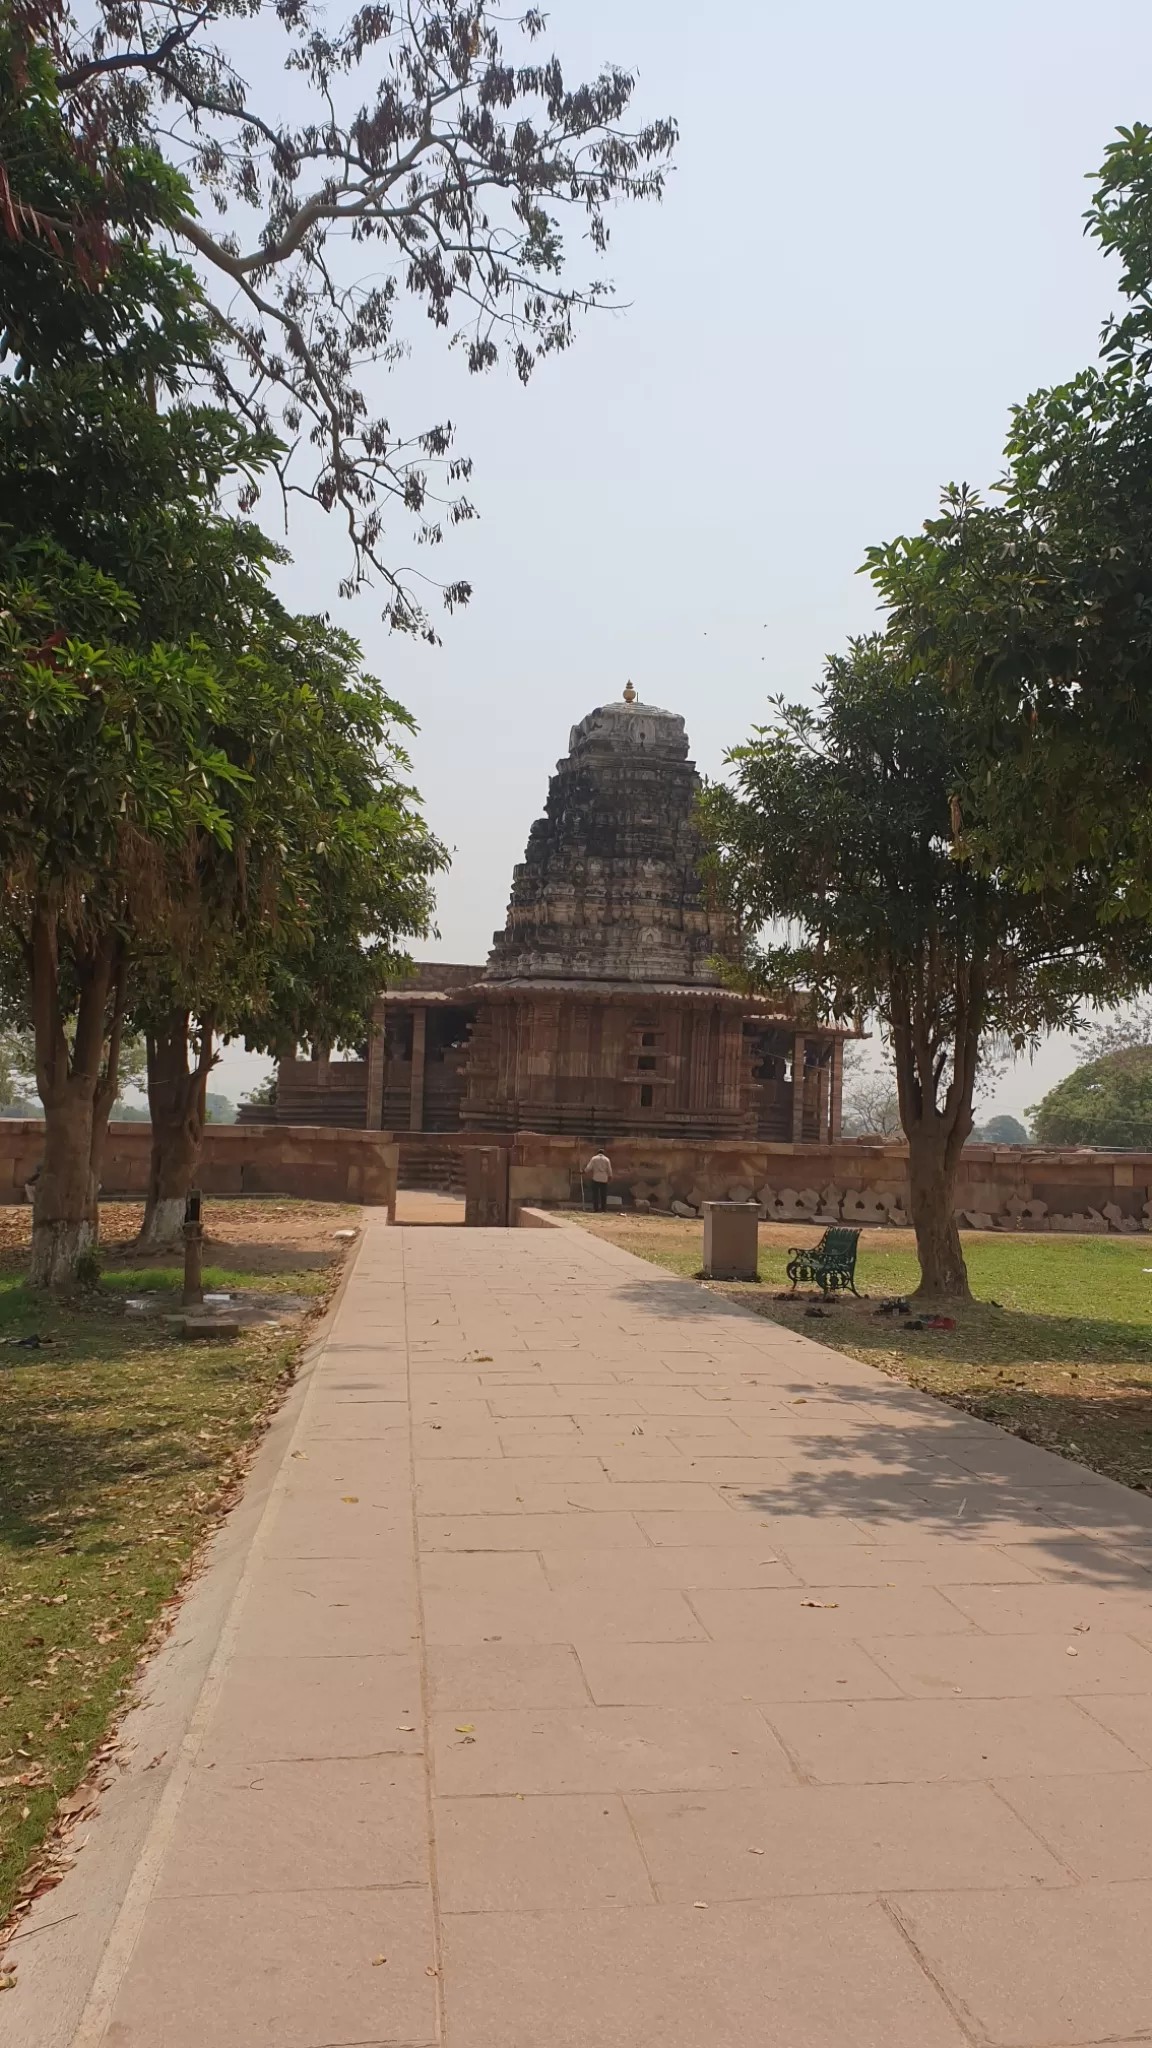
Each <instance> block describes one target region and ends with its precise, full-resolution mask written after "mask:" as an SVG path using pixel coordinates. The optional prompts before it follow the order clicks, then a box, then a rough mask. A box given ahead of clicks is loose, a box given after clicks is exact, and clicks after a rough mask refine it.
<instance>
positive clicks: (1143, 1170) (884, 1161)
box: [509, 1132, 1152, 1234]
mask: <svg viewBox="0 0 1152 2048" xmlns="http://www.w3.org/2000/svg"><path fill="white" fill-rule="evenodd" d="M593 1149H595V1148H594V1147H593V1146H592V1145H591V1144H590V1143H589V1142H588V1140H587V1139H585V1140H584V1141H583V1142H579V1143H573V1142H571V1141H569V1140H566V1139H559V1138H549V1137H538V1136H536V1135H534V1134H532V1133H528V1132H520V1133H519V1134H518V1135H517V1137H516V1138H515V1139H514V1140H513V1141H512V1154H511V1161H510V1172H509V1189H510V1195H511V1199H512V1202H513V1204H516V1203H527V1204H530V1205H533V1206H537V1205H544V1206H548V1205H556V1204H559V1203H564V1202H569V1201H571V1200H573V1199H575V1200H576V1201H579V1199H580V1179H579V1175H580V1168H581V1167H582V1166H583V1165H584V1164H585V1163H586V1161H587V1159H588V1157H589V1155H590V1153H591V1151H592V1150H593ZM608 1149H609V1152H610V1156H611V1159H612V1166H613V1173H614V1181H613V1187H612V1193H613V1195H616V1196H619V1197H620V1198H621V1199H622V1201H623V1203H624V1205H625V1206H626V1207H629V1208H634V1207H637V1206H639V1207H640V1208H641V1210H643V1205H644V1204H645V1203H647V1205H648V1207H649V1208H650V1209H653V1210H670V1211H672V1212H673V1213H675V1214H679V1215H695V1214H697V1213H698V1212H699V1208H700V1204H701V1203H702V1202H704V1201H716V1200H724V1199H728V1200H738V1201H748V1200H753V1199H754V1200H756V1201H757V1202H758V1203H759V1205H760V1213H761V1215H762V1217H764V1218H765V1220H768V1221H779V1222H786V1223H792V1222H811V1223H836V1222H846V1223H858V1224H868V1225H875V1224H883V1223H892V1224H906V1223H907V1221H908V1200H909V1193H908V1154H907V1149H906V1147H905V1146H903V1145H869V1144H865V1143H861V1142H859V1141H856V1142H853V1141H851V1140H845V1141H842V1142H841V1143H838V1144H835V1145H804V1146H792V1145H750V1144H745V1143H741V1142H736V1141H733V1142H722V1143H716V1144H692V1143H683V1144H680V1143H677V1142H675V1141H661V1140H646V1139H642V1138H630V1139H619V1140H614V1141H613V1143H612V1145H611V1146H610V1147H609V1148H608ZM957 1214H958V1217H959V1219H960V1221H961V1222H962V1223H963V1224H965V1225H966V1226H967V1227H969V1228H971V1229H984V1230H989V1229H993V1228H1001V1229H1022V1230H1075V1231H1090V1232H1107V1231H1109V1230H1114V1231H1116V1232H1118V1233H1123V1234H1129V1233H1133V1232H1137V1231H1140V1230H1146V1229H1150V1228H1152V1153H1146V1152H1089V1151H1058V1150H1043V1149H1041V1148H1039V1147H1031V1146H1028V1147H1025V1146H1020V1147H1016V1146H998V1145H969V1146H968V1147H966V1149H965V1153H964V1159H963V1163H962V1165H961V1170H960V1181H959V1186H958V1201H957Z"/></svg>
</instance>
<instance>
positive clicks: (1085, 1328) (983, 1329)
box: [574, 1216, 1152, 1491]
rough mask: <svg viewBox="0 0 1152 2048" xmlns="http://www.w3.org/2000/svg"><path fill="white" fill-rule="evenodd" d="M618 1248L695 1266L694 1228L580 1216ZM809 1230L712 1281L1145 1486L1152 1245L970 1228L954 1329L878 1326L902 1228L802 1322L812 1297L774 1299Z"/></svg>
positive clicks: (902, 1245) (905, 1286) (672, 1264)
mask: <svg viewBox="0 0 1152 2048" xmlns="http://www.w3.org/2000/svg"><path fill="white" fill-rule="evenodd" d="M574 1220H575V1221H577V1222H580V1223H582V1224H583V1225H584V1226H585V1228H589V1229H594V1230H595V1231H596V1233H597V1234H598V1235H600V1236H604V1237H607V1238H609V1239H610V1240H611V1241H612V1242H613V1243H614V1244H619V1245H620V1246H621V1247H622V1248H623V1249H624V1250H626V1251H631V1252H635V1253H636V1254H637V1255H638V1256H639V1257H641V1258H646V1259H651V1260H653V1261H654V1262H655V1263H656V1264H657V1265H660V1266H664V1267H666V1268H667V1270H668V1271H669V1272H672V1273H679V1274H682V1275H683V1276H684V1277H685V1278H686V1279H688V1278H692V1277H694V1276H695V1275H696V1274H697V1273H698V1272H699V1269H700V1262H701V1257H702V1251H703V1231H702V1226H701V1225H700V1224H699V1223H694V1222H689V1221H681V1220H680V1219H678V1218H677V1219H671V1218H664V1217H655V1216H641V1217H632V1216H610V1217H605V1218H596V1219H595V1220H594V1219H592V1218H591V1217H587V1216H577V1217H576V1218H575V1219H574ZM817 1235H818V1232H816V1231H815V1230H813V1229H811V1228H807V1229H806V1228H805V1227H804V1226H803V1225H791V1226H786V1227H785V1226H780V1225H775V1224H769V1225H763V1226H762V1227H761V1231H760V1275H761V1278H760V1283H759V1284H758V1285H753V1284H751V1283H749V1284H747V1285H742V1284H735V1283H710V1284H714V1285H716V1287H717V1291H719V1292H721V1293H723V1294H725V1295H728V1296H730V1297H731V1298H732V1299H733V1300H737V1301H740V1302H742V1303H743V1304H744V1305H745V1306H746V1307H748V1308H751V1309H753V1310H754V1311H755V1312H756V1314H758V1315H764V1316H768V1317H770V1318H772V1319H773V1320H775V1321H778V1322H782V1323H786V1324H788V1325H789V1327H791V1328H793V1329H797V1330H800V1331H802V1332H803V1333H804V1334H805V1335H806V1336H809V1337H815V1338H818V1339H819V1341H820V1342H821V1343H822V1344H831V1345H833V1346H835V1347H836V1348H837V1349H839V1350H841V1351H846V1352H849V1353H850V1354H851V1355H852V1356H853V1357H854V1358H860V1359H863V1360H864V1361H865V1362H866V1363H867V1364H869V1365H875V1366H878V1367H879V1368H880V1369H881V1370H882V1371H884V1372H887V1373H890V1374H891V1375H892V1376H893V1377H895V1378H897V1379H901V1380H906V1381H907V1382H908V1383H909V1384H910V1385H912V1386H917V1387H921V1388H923V1389H925V1390H926V1391H927V1392H929V1393H933V1394H939V1395H941V1396H942V1397H943V1398H944V1399H946V1400H950V1401H953V1402H955V1403H956V1404H957V1405H958V1406H962V1407H964V1408H967V1409H969V1410H971V1411H972V1413H974V1414H977V1415H981V1416H983V1417H984V1418H985V1419H986V1420H988V1421H990V1422H996V1423H999V1424H1000V1425H1001V1426H1002V1427H1003V1428H1005V1429H1009V1430H1012V1431H1013V1432H1014V1433H1015V1434H1016V1435H1018V1436H1023V1437H1027V1438H1028V1439H1029V1441H1031V1442H1033V1443H1039V1444H1044V1445H1045V1446H1046V1447H1047V1448H1049V1449H1051V1450H1055V1451H1059V1452H1061V1453H1062V1454H1063V1455H1064V1456H1066V1457H1070V1458H1076V1459H1078V1460H1079V1461H1080V1462H1081V1463H1083V1464H1086V1465H1090V1466H1092V1467H1093V1469H1094V1470H1096V1471H1099V1472H1104V1473H1107V1474H1108V1475H1109V1476H1110V1477H1111V1478H1114V1479H1120V1480H1122V1481H1123V1482H1124V1483H1125V1484H1126V1485H1128V1486H1135V1487H1139V1488H1141V1489H1143V1490H1145V1491H1152V1272H1147V1273H1146V1272H1145V1271H1144V1270H1143V1269H1144V1267H1146V1266H1149V1267H1152V1237H1074V1236H1071V1235H1069V1236H1065V1235H1064V1234H1063V1233H1061V1234H1059V1235H1055V1234H1053V1235H1046V1236H1039V1235H1037V1236H1026V1235H1023V1234H1021V1235H1015V1234H1014V1235H1012V1236H1007V1235H1005V1236H1000V1235H998V1234H993V1233H991V1232H965V1233H964V1237H963V1245H964V1256H965V1259H966V1261H967V1265H968V1273H969V1279H970V1282H971V1286H972V1291H973V1294H974V1295H975V1297H976V1299H975V1300H974V1301H973V1302H972V1303H971V1304H970V1305H969V1306H966V1307H964V1308H962V1309H960V1310H959V1311H958V1312H957V1318H956V1320H957V1327H956V1329H955V1331H950V1332H941V1333H932V1332H928V1331H921V1332H917V1331H912V1330H905V1329H903V1328H902V1326H901V1322H900V1320H898V1319H897V1320H895V1321H889V1320H887V1319H879V1318H877V1317H876V1316H875V1315H874V1313H873V1311H874V1309H875V1306H876V1304H877V1302H878V1301H880V1300H882V1299H883V1298H884V1297H885V1296H893V1295H898V1294H907V1293H910V1292H911V1290H912V1289H913V1288H914V1287H915V1286H916V1283H917V1280H918V1277H919V1267H918V1266H917V1263H916V1254H915V1250H914V1247H913V1240H912V1235H911V1232H910V1231H891V1232H888V1231H877V1230H871V1231H867V1232H866V1233H865V1234H864V1236H863V1238H862V1239H861V1248H860V1255H859V1258H858V1261H857V1267H856V1284H857V1287H858V1288H859V1289H860V1290H861V1292H862V1293H865V1294H867V1295H868V1296H869V1297H870V1298H869V1300H868V1301H866V1302H863V1303H859V1304H858V1303H854V1302H852V1301H851V1300H848V1301H845V1302H844V1303H842V1304H837V1305H836V1306H835V1307H833V1308H832V1309H831V1310H830V1313H829V1315H828V1317H827V1318H826V1319H821V1320H819V1321H814V1320H809V1319H808V1318H807V1316H806V1315H805V1310H806V1308H807V1307H808V1306H810V1297H809V1296H808V1295H807V1294H806V1295H805V1297H804V1298H803V1299H802V1300H800V1301H799V1302H797V1303H790V1302H787V1301H777V1300H775V1299H774V1298H773V1297H774V1295H775V1293H776V1292H777V1290H778V1289H781V1288H784V1287H786V1286H787V1285H788V1282H787V1278H786V1275H785V1270H784V1269H785V1264H786V1261H787V1255H788V1246H789V1244H790V1243H797V1242H804V1241H811V1242H814V1241H815V1238H816V1236H817Z"/></svg>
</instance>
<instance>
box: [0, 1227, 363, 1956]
mask: <svg viewBox="0 0 1152 2048" xmlns="http://www.w3.org/2000/svg"><path fill="white" fill-rule="evenodd" d="M244 1206H245V1208H246V1209H247V1210H249V1211H256V1210H258V1209H259V1208H260V1205H258V1204H246V1205H244ZM238 1209H239V1205H234V1207H233V1209H232V1212H231V1216H230V1217H229V1221H231V1220H232V1217H233V1216H235V1215H236V1213H237V1211H238ZM219 1213H220V1212H219V1211H217V1215H219ZM260 1220H261V1222H262V1223H266V1221H267V1219H266V1217H261V1219H260ZM347 1221H348V1217H347V1215H345V1214H343V1213H341V1212H339V1211H337V1210H335V1209H331V1210H329V1211H328V1212H327V1216H326V1217H325V1219H324V1223H325V1226H327V1227H326V1229H325V1230H324V1235H325V1236H326V1237H328V1238H330V1236H331V1227H332V1226H334V1225H338V1224H341V1223H345V1222H347ZM292 1223H293V1218H292V1216H291V1214H289V1215H287V1216H286V1217H285V1220H284V1229H283V1231H282V1233H281V1235H282V1238H283V1246H282V1248H281V1255H280V1256H279V1257H278V1259H272V1258H271V1255H270V1256H269V1257H262V1258H260V1259H259V1260H258V1261H257V1262H256V1263H258V1265H259V1267H260V1268H261V1270H257V1271H249V1270H246V1269H245V1267H244V1265H243V1264H242V1263H241V1262H237V1264H236V1266H235V1267H233V1266H232V1265H220V1266H213V1267H211V1268H209V1269H208V1270H206V1272H205V1275H204V1278H205V1283H206V1284H207V1285H208V1286H210V1287H218V1288H220V1289H222V1290H227V1291H229V1292H233V1291H235V1290H236V1289H237V1288H239V1287H256V1288H258V1289H259V1290H260V1291H261V1292H264V1293H272V1294H274V1293H277V1292H283V1293H291V1294H295V1295H305V1296H309V1297H317V1296H321V1295H323V1294H324V1293H325V1292H326V1291H327V1290H329V1289H330V1287H331V1285H332V1284H333V1280H334V1277H335V1274H336V1272H337V1270H338V1266H339V1260H340V1251H339V1250H337V1249H336V1248H335V1247H334V1246H332V1245H331V1244H327V1245H325V1246H324V1248H323V1250H322V1251H321V1252H315V1251H313V1252H310V1253H308V1254H298V1255H299V1256H300V1257H301V1258H302V1259H306V1261H307V1262H306V1263H302V1264H301V1265H300V1266H298V1267H296V1266H294V1265H293V1263H292V1261H293V1244H292V1238H293V1231H292ZM312 1240H313V1242H315V1241H317V1232H316V1230H315V1229H313V1231H312ZM125 1256H127V1257H130V1256H131V1255H130V1253H127V1254H126V1255H125V1254H122V1255H121V1262H120V1263H119V1264H118V1265H117V1268H116V1270H112V1271H109V1272H108V1274H107V1275H106V1279H105V1281H104V1283H103V1284H102V1286H101V1288H100V1290H99V1292H98V1293H96V1294H94V1295H92V1296H90V1297H82V1296H78V1297H76V1298H75V1299H73V1300H72V1301H70V1302H68V1303H64V1302H62V1301H55V1300H54V1301H51V1302H48V1303H46V1302H45V1301H44V1299H43V1298H42V1297H40V1296H38V1295H37V1296H33V1295H32V1294H30V1293H29V1292H28V1291H27V1290H26V1289H25V1287H24V1285H23V1279H22V1267H23V1253H22V1251H21V1250H20V1249H19V1248H10V1249H8V1250H6V1251H4V1252H3V1253H0V1339H5V1338H11V1337H21V1336H24V1335H26V1334H28V1333H31V1332H38V1333H40V1334H41V1335H43V1336H46V1337H51V1338H52V1340H53V1342H52V1343H51V1345H50V1346H48V1347H46V1348H45V1349H43V1350H39V1351H36V1350H18V1349H15V1348H13V1347H12V1346H11V1345H8V1344H4V1345H3V1346H2V1347H0V1923H2V1922H3V1920H4V1918H5V1915H6V1913H7V1912H8V1911H9V1910H10V1908H11V1907H12V1905H13V1902H14V1900H15V1899H16V1898H17V1897H18V1896H19V1894H20V1890H21V1886H22V1883H25V1882H27V1881H28V1879H30V1878H34V1877H35V1872H36V1864H35V1852H36V1850H37V1848H38V1846H39V1844H40V1843H41V1841H42V1840H43V1837H44V1834H45V1832H46V1830H47V1828H48V1827H49V1825H50V1823H51V1821H52V1818H53V1815H54V1813H55V1809H56V1805H57V1801H58V1800H59V1799H60V1798H62V1797H63V1796H65V1795H66V1794H68V1793H69V1792H71V1791H72V1790H73V1789H74V1787H75V1786H76V1785H77V1784H78V1783H80V1781H81V1780H82V1779H83V1778H84V1776H85V1774H86V1772H87V1770H88V1767H89V1762H90V1759H91V1757H92V1754H93V1751H94V1750H95V1748H96V1747H97V1746H98V1744H99V1743H100V1741H101V1740H102V1738H103V1737H104V1735H105V1734H106V1732H107V1729H108V1726H109V1723H110V1721H111V1720H112V1719H113V1717H114V1715H115V1711H116V1708H117V1704H118V1702H119V1700H120V1698H121V1695H122V1693H123V1690H124V1688H125V1685H126V1683H127V1682H128V1681H129V1680H130V1679H131V1677H132V1674H133V1672H134V1671H135V1668H136V1665H137V1662H138V1659H139V1656H140V1653H141V1650H142V1648H143V1647H144V1645H145V1644H146V1642H147V1641H148V1639H149V1636H150V1635H151V1633H152V1632H153V1630H154V1628H155V1626H156V1624H157V1622H158V1620H159V1618H160V1617H161V1615H162V1613H163V1611H164V1608H165V1604H166V1603H167V1602H170V1601H171V1600H172V1599H173V1596H174V1595H175V1594H176V1593H177V1590H178V1588H179V1586H180V1584H181V1581H182V1580H183V1578H184V1576H185V1574H186V1572H187V1570H188V1566H189V1564H190V1562H191V1560H192V1558H193V1556H194V1554H195V1552H196V1550H197V1547H198V1545H199V1544H200V1543H201V1541H202V1540H203V1538H204V1536H205V1534H206V1532H207V1531H208V1530H209V1529H210V1528H211V1527H212V1525H213V1523H214V1521H215V1519H216V1518H217V1516H218V1514H219V1511H220V1508H221V1505H222V1503H223V1502H224V1501H225V1500H226V1499H227V1497H228V1495H229V1492H230V1489H231V1488H232V1486H233V1485H234V1483H235V1480H236V1477H237V1475H238V1473H239V1472H240V1471H242V1469H243V1467H244V1464H245V1463H246V1459H247V1456H248V1453H249V1451H250V1448H251V1445H252V1443H253V1441H254V1438H255V1437H256V1436H257V1434H258V1432H259V1428H260V1425H261V1423H262V1421H263V1419H264V1418H265V1417H266V1416H267V1415H268V1414H269V1413H270V1411H271V1410H272V1409H273V1408H274V1407H275V1406H276V1404H277V1402H278V1401H279V1399H280V1398H281V1395H282V1393H283V1390H284V1388H285V1386H286V1385H287V1383H288V1380H289V1379H290V1377H291V1374H292V1372H293V1370H294V1366H295V1362H296V1358H297V1356H298V1353H299V1349H300V1344H301V1341H302V1331H301V1327H300V1325H299V1323H297V1325H296V1326H294V1327H293V1326H286V1327H280V1328H257V1329H252V1330H247V1331H245V1332H244V1333H243V1335H242V1336H241V1337H240V1338H239V1339H237V1340H234V1341H231V1342H220V1343H211V1344H198V1343H192V1342H186V1341H184V1340H183V1339H182V1338H181V1337H179V1336H176V1335H174V1333H173V1331H172V1330H171V1329H170V1328H169V1327H168V1326H167V1325H166V1324H165V1322H164V1319H163V1313H162V1312H161V1313H160V1314H159V1315H157V1316H153V1317H147V1318H145V1317H140V1318H139V1319H138V1320H137V1319H134V1318H131V1317H128V1316H126V1315H125V1313H124V1297H125V1295H127V1294H135V1293H142V1292H144V1291H145V1290H146V1289H147V1290H151V1289H155V1288H158V1287H159V1288H164V1289H166V1290H170V1291H171V1292H172V1295H173V1302H172V1306H173V1309H175V1308H177V1307H178V1293H177V1290H178V1288H179V1286H180V1283H181V1277H182V1276H181V1270H180V1268H179V1266H178V1264H177V1263H175V1262H174V1263H173V1264H171V1265H169V1266H165V1265H163V1264H160V1265H157V1264H152V1265H149V1266H147V1267H144V1268H138V1269H133V1268H131V1267H130V1266H128V1265H126V1264H125V1263H123V1260H124V1258H125ZM270 1262H271V1263H276V1264H277V1265H278V1270H276V1271H273V1272H270V1271H268V1270H267V1267H268V1265H269V1263H270Z"/></svg>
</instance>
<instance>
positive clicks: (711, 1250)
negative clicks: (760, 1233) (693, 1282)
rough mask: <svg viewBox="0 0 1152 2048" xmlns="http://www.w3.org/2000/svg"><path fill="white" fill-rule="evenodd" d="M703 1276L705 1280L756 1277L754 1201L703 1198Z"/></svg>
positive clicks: (756, 1219) (756, 1209) (755, 1215)
mask: <svg viewBox="0 0 1152 2048" xmlns="http://www.w3.org/2000/svg"><path fill="white" fill-rule="evenodd" d="M701 1213H702V1215H703V1217H704V1278H705V1279H706V1280H756V1279H758V1278H759V1273H758V1270H757V1264H756V1259H757V1250H758V1246H757V1238H756V1225H757V1223H758V1222H759V1220H760V1212H759V1209H758V1207H757V1204H756V1203H755V1202H705V1203H704V1204H703V1207H702V1211H701Z"/></svg>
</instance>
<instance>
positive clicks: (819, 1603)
mask: <svg viewBox="0 0 1152 2048" xmlns="http://www.w3.org/2000/svg"><path fill="white" fill-rule="evenodd" d="M800 1605H801V1607H839V1605H840V1602H839V1601H838V1600H802V1601H801V1602H800Z"/></svg>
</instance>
